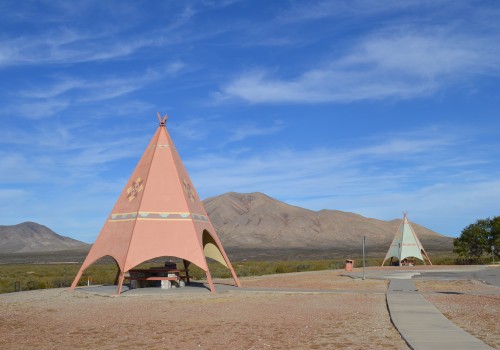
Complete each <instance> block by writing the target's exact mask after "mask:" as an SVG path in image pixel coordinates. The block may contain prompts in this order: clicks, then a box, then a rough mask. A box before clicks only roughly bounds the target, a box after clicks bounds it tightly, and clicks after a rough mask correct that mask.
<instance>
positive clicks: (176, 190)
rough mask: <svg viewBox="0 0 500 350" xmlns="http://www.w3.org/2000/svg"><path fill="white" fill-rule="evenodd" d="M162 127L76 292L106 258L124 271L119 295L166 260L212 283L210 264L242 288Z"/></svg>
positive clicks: (87, 262) (162, 120)
mask: <svg viewBox="0 0 500 350" xmlns="http://www.w3.org/2000/svg"><path fill="white" fill-rule="evenodd" d="M158 119H159V121H160V125H159V126H158V129H157V131H156V133H155V134H154V136H153V138H152V139H151V141H150V143H149V145H148V147H147V149H146V150H145V152H144V154H143V156H142V158H141V160H140V161H139V163H138V164H137V166H136V168H135V170H134V172H133V174H132V176H131V177H130V179H129V181H128V182H127V184H126V186H125V188H124V189H123V191H122V193H121V195H120V197H119V198H118V200H117V202H116V204H115V206H114V208H113V210H112V211H111V214H110V215H109V217H108V219H107V221H106V223H105V224H104V226H103V228H102V230H101V232H100V234H99V236H98V237H97V240H96V241H95V243H94V245H93V246H92V248H91V250H90V252H89V254H88V256H87V258H86V259H85V261H84V262H83V265H82V267H81V268H80V271H79V272H78V274H77V276H76V277H75V280H74V281H73V284H72V286H71V289H74V288H75V287H76V285H77V284H78V281H79V279H80V277H81V276H82V273H83V272H84V271H85V269H87V268H88V267H89V266H90V265H92V264H93V263H94V262H95V261H97V260H98V259H100V258H102V257H104V256H111V257H113V258H114V260H115V261H116V264H117V265H118V268H119V275H118V278H117V283H118V290H117V293H118V294H120V293H121V288H122V284H123V280H124V274H125V272H127V271H129V270H130V269H132V268H134V267H135V266H137V265H139V264H140V263H142V262H144V261H147V260H150V259H153V258H156V257H161V256H173V257H177V258H181V259H183V260H186V261H189V262H191V263H193V264H195V265H197V266H198V267H200V268H201V269H202V270H203V271H205V274H206V276H207V280H208V283H209V286H210V289H211V291H212V292H215V287H214V284H213V282H212V278H211V275H210V271H209V269H208V264H207V260H206V258H207V257H208V258H212V259H214V260H216V261H218V262H220V263H222V264H223V265H224V266H226V267H227V268H228V269H229V270H230V272H231V274H232V276H233V278H234V281H235V283H236V285H237V286H238V287H239V286H240V283H239V280H238V277H237V276H236V274H235V272H234V269H233V267H232V266H231V263H230V261H229V258H228V257H227V255H226V253H225V251H224V248H223V247H222V244H221V242H220V240H219V238H218V236H217V233H216V232H215V229H214V227H213V225H212V223H211V222H210V219H209V217H208V215H207V213H206V211H205V209H204V207H203V204H202V203H201V201H200V199H199V197H198V195H197V193H196V190H195V188H194V186H193V184H192V182H191V179H190V178H189V176H188V174H187V172H186V169H185V167H184V165H183V163H182V161H181V159H180V157H179V154H178V153H177V150H176V148H175V145H174V143H173V142H172V139H171V138H170V135H169V133H168V131H167V128H166V126H165V124H166V121H167V116H165V117H164V118H161V117H160V115H159V114H158Z"/></svg>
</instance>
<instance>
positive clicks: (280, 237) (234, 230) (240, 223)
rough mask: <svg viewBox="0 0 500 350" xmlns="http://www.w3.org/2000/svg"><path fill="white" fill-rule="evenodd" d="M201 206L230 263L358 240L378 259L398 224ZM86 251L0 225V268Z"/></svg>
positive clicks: (429, 237) (352, 250)
mask: <svg viewBox="0 0 500 350" xmlns="http://www.w3.org/2000/svg"><path fill="white" fill-rule="evenodd" d="M203 203H204V205H205V209H206V210H207V213H208V215H209V216H210V219H211V221H212V223H213V225H214V227H215V229H216V231H217V234H218V236H219V238H220V239H221V241H222V244H223V245H224V249H225V250H226V251H227V253H228V254H229V256H230V257H231V259H235V260H240V259H257V260H269V259H271V260H278V259H313V258H326V257H329V258H331V257H344V256H346V257H347V256H349V257H352V256H359V255H360V254H361V239H362V236H363V235H365V236H366V247H367V255H368V256H377V257H382V255H384V254H385V253H386V252H387V249H388V248H389V245H390V244H391V242H392V239H393V238H394V234H395V233H396V230H397V229H398V226H399V224H400V222H401V219H395V220H392V221H382V220H377V219H371V218H366V217H363V216H361V215H358V214H354V213H348V212H343V211H339V210H320V211H312V210H308V209H304V208H300V207H296V206H292V205H288V204H286V203H283V202H280V201H278V200H276V199H273V198H271V197H268V196H266V195H265V194H262V193H258V192H256V193H247V194H243V193H234V192H230V193H225V194H222V195H220V196H216V197H212V198H208V199H206V200H204V201H203ZM410 217H411V216H410ZM411 224H412V226H413V228H414V229H415V231H416V233H417V235H418V237H419V239H420V241H421V242H422V244H423V246H424V248H425V250H426V251H427V252H429V253H431V254H432V253H435V252H451V251H452V250H453V238H451V237H446V236H443V235H440V234H438V233H436V232H434V231H431V230H429V229H427V228H425V227H423V226H420V225H418V224H416V223H413V222H412V223H411ZM90 246H91V245H90V244H86V243H83V242H80V241H77V240H75V239H71V238H68V237H63V236H60V235H58V234H56V233H55V232H53V231H52V230H50V229H49V228H48V227H46V226H43V225H40V224H37V223H34V222H24V223H22V224H18V225H13V226H0V255H1V256H0V263H1V262H2V261H3V262H11V263H12V262H22V261H24V262H41V261H79V262H81V261H83V259H84V258H85V256H86V255H87V253H88V250H89V249H90ZM431 259H432V256H431Z"/></svg>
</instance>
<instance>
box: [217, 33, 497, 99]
mask: <svg viewBox="0 0 500 350" xmlns="http://www.w3.org/2000/svg"><path fill="white" fill-rule="evenodd" d="M394 31H396V32H393V31H391V32H389V33H387V32H383V33H377V34H374V35H370V36H369V37H367V38H365V39H364V40H362V41H360V42H359V43H358V44H357V45H355V46H354V47H353V48H352V49H351V50H350V51H349V52H348V53H346V54H344V56H343V57H340V58H337V59H334V60H333V61H332V62H330V63H323V64H319V67H318V68H315V69H311V70H308V71H305V72H303V73H302V74H300V75H298V76H296V77H294V78H290V79H283V78H280V77H278V76H273V75H271V73H270V72H268V71H267V70H265V69H260V70H257V71H253V72H248V73H243V74H242V75H240V76H238V77H236V78H235V79H233V80H232V81H230V82H228V83H227V84H226V85H224V86H223V87H222V88H221V89H220V90H219V91H218V92H216V93H214V95H213V97H214V98H215V100H216V101H218V102H224V101H227V100H233V99H240V100H244V101H247V102H249V103H318V102H352V101H358V100H377V99H386V98H393V99H394V98H395V99H408V98H414V97H420V96H426V95H429V94H431V93H433V92H435V91H438V90H440V89H441V88H443V87H446V86H449V85H450V84H454V83H458V82H461V81H464V80H465V79H470V78H474V77H476V76H478V75H482V74H485V73H486V72H488V74H496V75H498V74H499V72H500V63H499V62H500V54H499V52H500V44H499V43H498V40H496V39H495V38H494V37H493V36H492V37H483V38H481V39H478V38H473V37H466V36H460V35H458V36H457V35H454V34H452V33H447V32H446V31H445V30H443V31H441V30H436V31H434V32H427V33H417V32H413V31H404V32H398V31H397V30H394Z"/></svg>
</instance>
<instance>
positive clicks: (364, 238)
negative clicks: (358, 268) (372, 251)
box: [363, 236, 366, 280]
mask: <svg viewBox="0 0 500 350" xmlns="http://www.w3.org/2000/svg"><path fill="white" fill-rule="evenodd" d="M365 241H366V236H363V280H364V279H365Z"/></svg>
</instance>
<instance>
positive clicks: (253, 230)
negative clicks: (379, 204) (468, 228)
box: [203, 193, 453, 251]
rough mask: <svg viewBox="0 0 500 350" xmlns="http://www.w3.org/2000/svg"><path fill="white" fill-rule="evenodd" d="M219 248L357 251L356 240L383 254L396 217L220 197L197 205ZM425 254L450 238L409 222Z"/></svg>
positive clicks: (446, 247) (447, 245)
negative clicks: (214, 232)
mask: <svg viewBox="0 0 500 350" xmlns="http://www.w3.org/2000/svg"><path fill="white" fill-rule="evenodd" d="M203 203H204V205H205V209H206V210H207V213H208V215H209V216H210V219H211V220H212V223H213V225H214V226H215V229H216V230H217V233H218V235H219V237H220V239H221V240H222V242H223V244H224V247H225V249H227V250H229V251H230V250H232V249H284V248H285V249H309V250H314V249H319V250H321V249H347V250H349V249H357V248H359V247H360V246H361V240H362V236H363V235H365V236H366V237H367V244H368V245H369V246H370V247H371V248H372V249H377V250H385V251H386V250H387V249H388V248H389V245H390V243H391V242H392V239H393V238H394V234H395V233H396V230H397V229H398V226H399V224H400V222H401V219H396V220H392V221H382V220H376V219H370V218H365V217H363V216H361V215H358V214H354V213H347V212H342V211H338V210H321V211H311V210H307V209H304V208H300V207H295V206H292V205H288V204H286V203H283V202H280V201H278V200H275V199H273V198H270V197H268V196H266V195H264V194H262V193H249V194H240V193H226V194H223V195H220V196H217V197H212V198H208V199H206V200H204V201H203ZM412 226H413V228H414V230H415V231H416V233H417V235H418V237H419V239H420V240H421V242H422V244H423V246H424V248H425V249H426V250H427V251H451V249H452V242H453V239H452V238H450V237H446V236H443V235H440V234H438V233H436V232H433V231H431V230H429V229H427V228H425V227H423V226H420V225H418V224H415V223H412Z"/></svg>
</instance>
